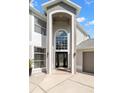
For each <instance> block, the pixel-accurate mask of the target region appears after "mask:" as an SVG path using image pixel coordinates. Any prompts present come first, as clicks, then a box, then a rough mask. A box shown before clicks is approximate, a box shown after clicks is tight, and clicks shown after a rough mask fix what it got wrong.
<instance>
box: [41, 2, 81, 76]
mask: <svg viewBox="0 0 124 93" xmlns="http://www.w3.org/2000/svg"><path fill="white" fill-rule="evenodd" d="M49 2H51V3H49ZM49 2H47V3H46V4H43V7H44V8H45V9H46V10H47V12H46V14H47V45H46V46H47V47H46V51H47V56H46V61H47V62H46V63H47V72H48V73H49V74H51V73H52V70H53V69H55V68H56V65H55V64H56V61H57V60H56V58H57V56H56V54H57V52H60V53H65V52H67V56H66V57H65V58H67V64H68V65H67V68H68V69H70V70H71V73H72V74H75V73H76V68H75V65H76V31H75V30H76V23H75V21H76V14H77V12H78V11H79V9H80V7H79V6H77V5H75V4H72V2H70V1H69V2H68V0H59V1H58V0H57V1H54V0H53V1H49ZM52 2H53V3H52ZM70 3H71V6H70V5H69V4H70ZM59 32H60V35H61V34H62V33H63V32H65V33H66V34H67V42H66V40H64V38H62V40H61V41H60V40H58V42H57V40H56V39H57V37H56V33H59ZM58 38H59V37H58ZM60 38H61V37H60ZM60 38H59V39H60ZM59 41H60V42H59ZM64 41H65V42H66V43H67V44H66V45H63V43H64ZM64 46H65V48H63V47H64ZM57 47H59V48H57ZM66 47H67V48H66ZM63 58H64V57H63ZM63 60H64V59H63Z"/></svg>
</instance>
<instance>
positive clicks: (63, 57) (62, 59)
mask: <svg viewBox="0 0 124 93" xmlns="http://www.w3.org/2000/svg"><path fill="white" fill-rule="evenodd" d="M58 67H64V68H66V67H68V53H67V52H56V68H58Z"/></svg>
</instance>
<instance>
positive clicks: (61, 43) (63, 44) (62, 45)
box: [56, 30, 68, 50]
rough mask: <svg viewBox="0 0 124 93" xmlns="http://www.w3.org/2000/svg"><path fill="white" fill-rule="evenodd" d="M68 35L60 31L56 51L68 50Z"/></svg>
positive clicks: (57, 35) (57, 36) (57, 34)
mask: <svg viewBox="0 0 124 93" xmlns="http://www.w3.org/2000/svg"><path fill="white" fill-rule="evenodd" d="M67 37H68V35H67V33H66V32H65V31H63V30H60V31H58V32H57V33H56V50H67V48H68V39H67Z"/></svg>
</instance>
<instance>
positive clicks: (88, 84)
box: [29, 71, 94, 93]
mask: <svg viewBox="0 0 124 93" xmlns="http://www.w3.org/2000/svg"><path fill="white" fill-rule="evenodd" d="M29 89H30V93H94V76H93V75H87V74H81V73H77V74H75V75H72V74H71V73H68V72H63V71H54V72H53V74H52V75H48V74H43V73H42V74H41V73H39V74H34V75H32V76H31V77H30V78H29Z"/></svg>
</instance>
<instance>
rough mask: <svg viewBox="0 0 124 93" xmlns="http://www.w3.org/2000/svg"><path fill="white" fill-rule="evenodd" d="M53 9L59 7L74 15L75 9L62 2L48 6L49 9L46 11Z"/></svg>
mask: <svg viewBox="0 0 124 93" xmlns="http://www.w3.org/2000/svg"><path fill="white" fill-rule="evenodd" d="M55 7H58V8H59V7H61V8H63V9H65V10H68V11H70V12H72V13H74V14H76V9H75V8H73V7H71V6H69V5H67V4H66V3H64V2H58V3H56V4H54V5H52V6H49V7H47V10H49V9H52V8H55Z"/></svg>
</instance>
